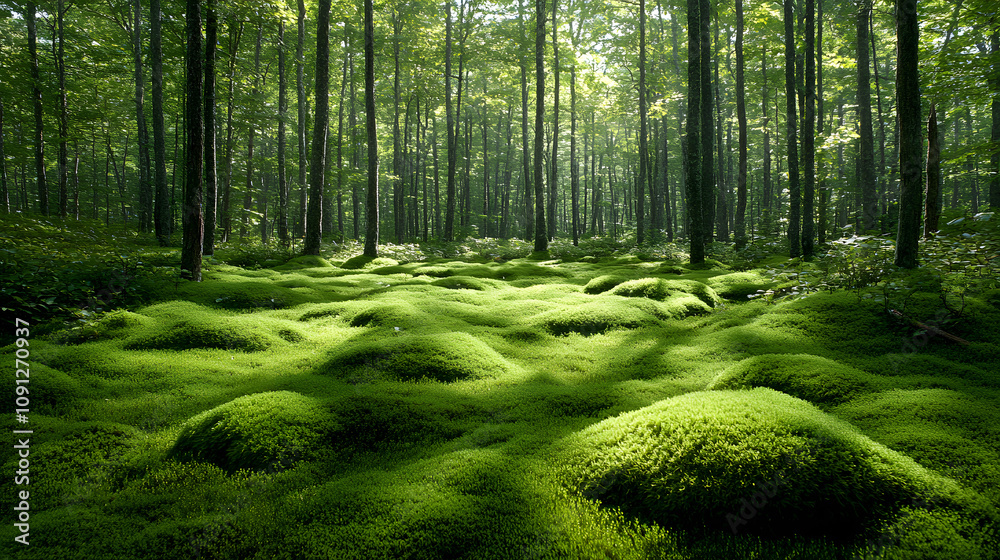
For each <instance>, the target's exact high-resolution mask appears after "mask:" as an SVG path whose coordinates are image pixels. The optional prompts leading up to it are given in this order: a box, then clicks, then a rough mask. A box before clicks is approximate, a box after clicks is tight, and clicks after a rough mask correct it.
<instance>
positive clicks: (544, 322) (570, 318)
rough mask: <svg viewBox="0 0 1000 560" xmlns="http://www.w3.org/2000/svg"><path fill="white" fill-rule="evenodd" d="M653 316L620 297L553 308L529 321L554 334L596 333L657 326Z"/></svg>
mask: <svg viewBox="0 0 1000 560" xmlns="http://www.w3.org/2000/svg"><path fill="white" fill-rule="evenodd" d="M658 323H659V321H658V320H657V318H656V317H654V316H653V315H651V314H649V313H647V312H645V311H642V310H641V309H638V308H637V307H636V306H632V305H629V304H628V303H627V302H625V301H622V298H615V299H603V300H600V301H591V302H587V303H584V304H583V305H576V306H572V307H565V308H563V309H553V310H551V311H546V312H544V313H540V314H539V315H537V316H535V317H534V318H533V319H532V320H531V321H530V324H531V325H533V326H536V327H539V328H543V329H545V330H546V331H548V332H550V333H552V334H555V335H563V334H569V333H578V334H582V335H585V336H586V335H592V334H600V333H603V332H606V331H608V330H611V329H637V328H639V327H644V326H646V327H648V326H653V325H657V324H658Z"/></svg>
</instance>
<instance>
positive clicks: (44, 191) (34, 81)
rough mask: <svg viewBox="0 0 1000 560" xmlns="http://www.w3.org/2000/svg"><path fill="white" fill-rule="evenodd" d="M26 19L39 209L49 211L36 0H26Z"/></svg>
mask: <svg viewBox="0 0 1000 560" xmlns="http://www.w3.org/2000/svg"><path fill="white" fill-rule="evenodd" d="M24 6H25V9H24V19H25V23H26V24H27V27H28V58H30V59H31V60H30V62H29V63H30V64H31V100H32V103H33V105H34V114H35V132H34V138H33V140H34V143H35V184H36V185H37V188H38V211H39V212H41V213H42V215H43V216H44V215H47V214H48V213H49V188H48V185H47V184H46V182H45V128H44V125H43V124H42V123H43V121H42V78H41V74H40V72H39V70H38V35H37V33H36V32H35V12H36V10H37V9H36V7H35V3H34V2H26V3H25V5H24Z"/></svg>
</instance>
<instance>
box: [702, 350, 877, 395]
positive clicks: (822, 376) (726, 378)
mask: <svg viewBox="0 0 1000 560" xmlns="http://www.w3.org/2000/svg"><path fill="white" fill-rule="evenodd" d="M873 386H874V383H873V382H872V379H871V376H870V375H869V374H867V373H865V372H863V371H860V370H857V369H854V368H852V367H849V366H844V365H841V364H839V363H837V362H835V361H833V360H830V359H827V358H821V357H819V356H812V355H810V354H765V355H763V356H753V357H751V358H747V359H745V360H742V361H740V362H738V363H737V364H736V365H734V366H732V367H729V368H727V369H726V371H724V372H723V373H721V374H719V375H718V376H717V377H716V378H715V379H714V380H713V381H712V382H711V383H710V384H709V385H708V387H707V389H709V390H713V389H716V390H717V389H751V388H754V387H770V388H771V389H774V390H776V391H781V392H782V393H787V394H789V395H792V396H793V397H798V398H800V399H803V400H807V401H809V402H811V403H813V404H817V405H827V406H829V405H836V404H840V403H842V402H845V401H848V400H851V399H853V398H855V397H857V396H859V395H861V394H862V393H864V392H866V391H871V390H872V388H873Z"/></svg>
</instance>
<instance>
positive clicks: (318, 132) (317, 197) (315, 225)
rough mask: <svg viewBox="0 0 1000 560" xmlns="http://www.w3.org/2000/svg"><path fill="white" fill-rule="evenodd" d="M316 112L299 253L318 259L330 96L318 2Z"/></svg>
mask: <svg viewBox="0 0 1000 560" xmlns="http://www.w3.org/2000/svg"><path fill="white" fill-rule="evenodd" d="M315 82H316V108H315V111H316V112H315V117H314V119H313V137H312V157H311V158H310V164H309V203H308V214H307V217H306V243H305V247H304V248H303V251H302V252H303V253H305V254H306V255H319V249H320V241H321V239H322V229H321V226H322V220H323V204H322V200H323V184H324V179H325V173H323V170H324V169H325V167H326V128H327V125H328V121H329V107H330V100H329V92H330V0H319V13H318V14H317V16H316V77H315Z"/></svg>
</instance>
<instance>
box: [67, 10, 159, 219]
mask: <svg viewBox="0 0 1000 560" xmlns="http://www.w3.org/2000/svg"><path fill="white" fill-rule="evenodd" d="M133 8H134V11H133V15H134V19H133V26H132V31H133V43H132V54H133V57H134V61H135V113H136V127H137V128H138V129H139V133H138V148H139V154H138V156H139V157H138V161H137V162H136V163H137V164H138V167H139V212H138V214H139V220H138V222H139V231H142V232H148V231H151V230H152V229H153V228H152V218H153V192H152V185H151V184H150V181H149V132H148V130H147V128H146V113H145V108H144V102H143V100H144V95H145V86H144V79H143V68H142V8H141V6H140V4H139V0H135V2H133ZM61 11H62V10H61V9H60V12H61ZM60 25H61V24H60ZM60 43H61V41H60ZM60 48H61V45H60ZM60 128H62V125H61V124H60ZM59 135H60V137H63V138H65V136H64V135H63V133H62V132H60V134H59ZM65 152H66V146H65V145H64V141H61V142H60V146H59V167H60V169H62V171H61V172H60V174H59V175H60V178H59V193H60V194H59V199H60V207H61V208H60V211H61V210H62V209H63V208H62V206H64V204H63V199H64V198H65V191H66V177H65V168H66V153H65Z"/></svg>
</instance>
